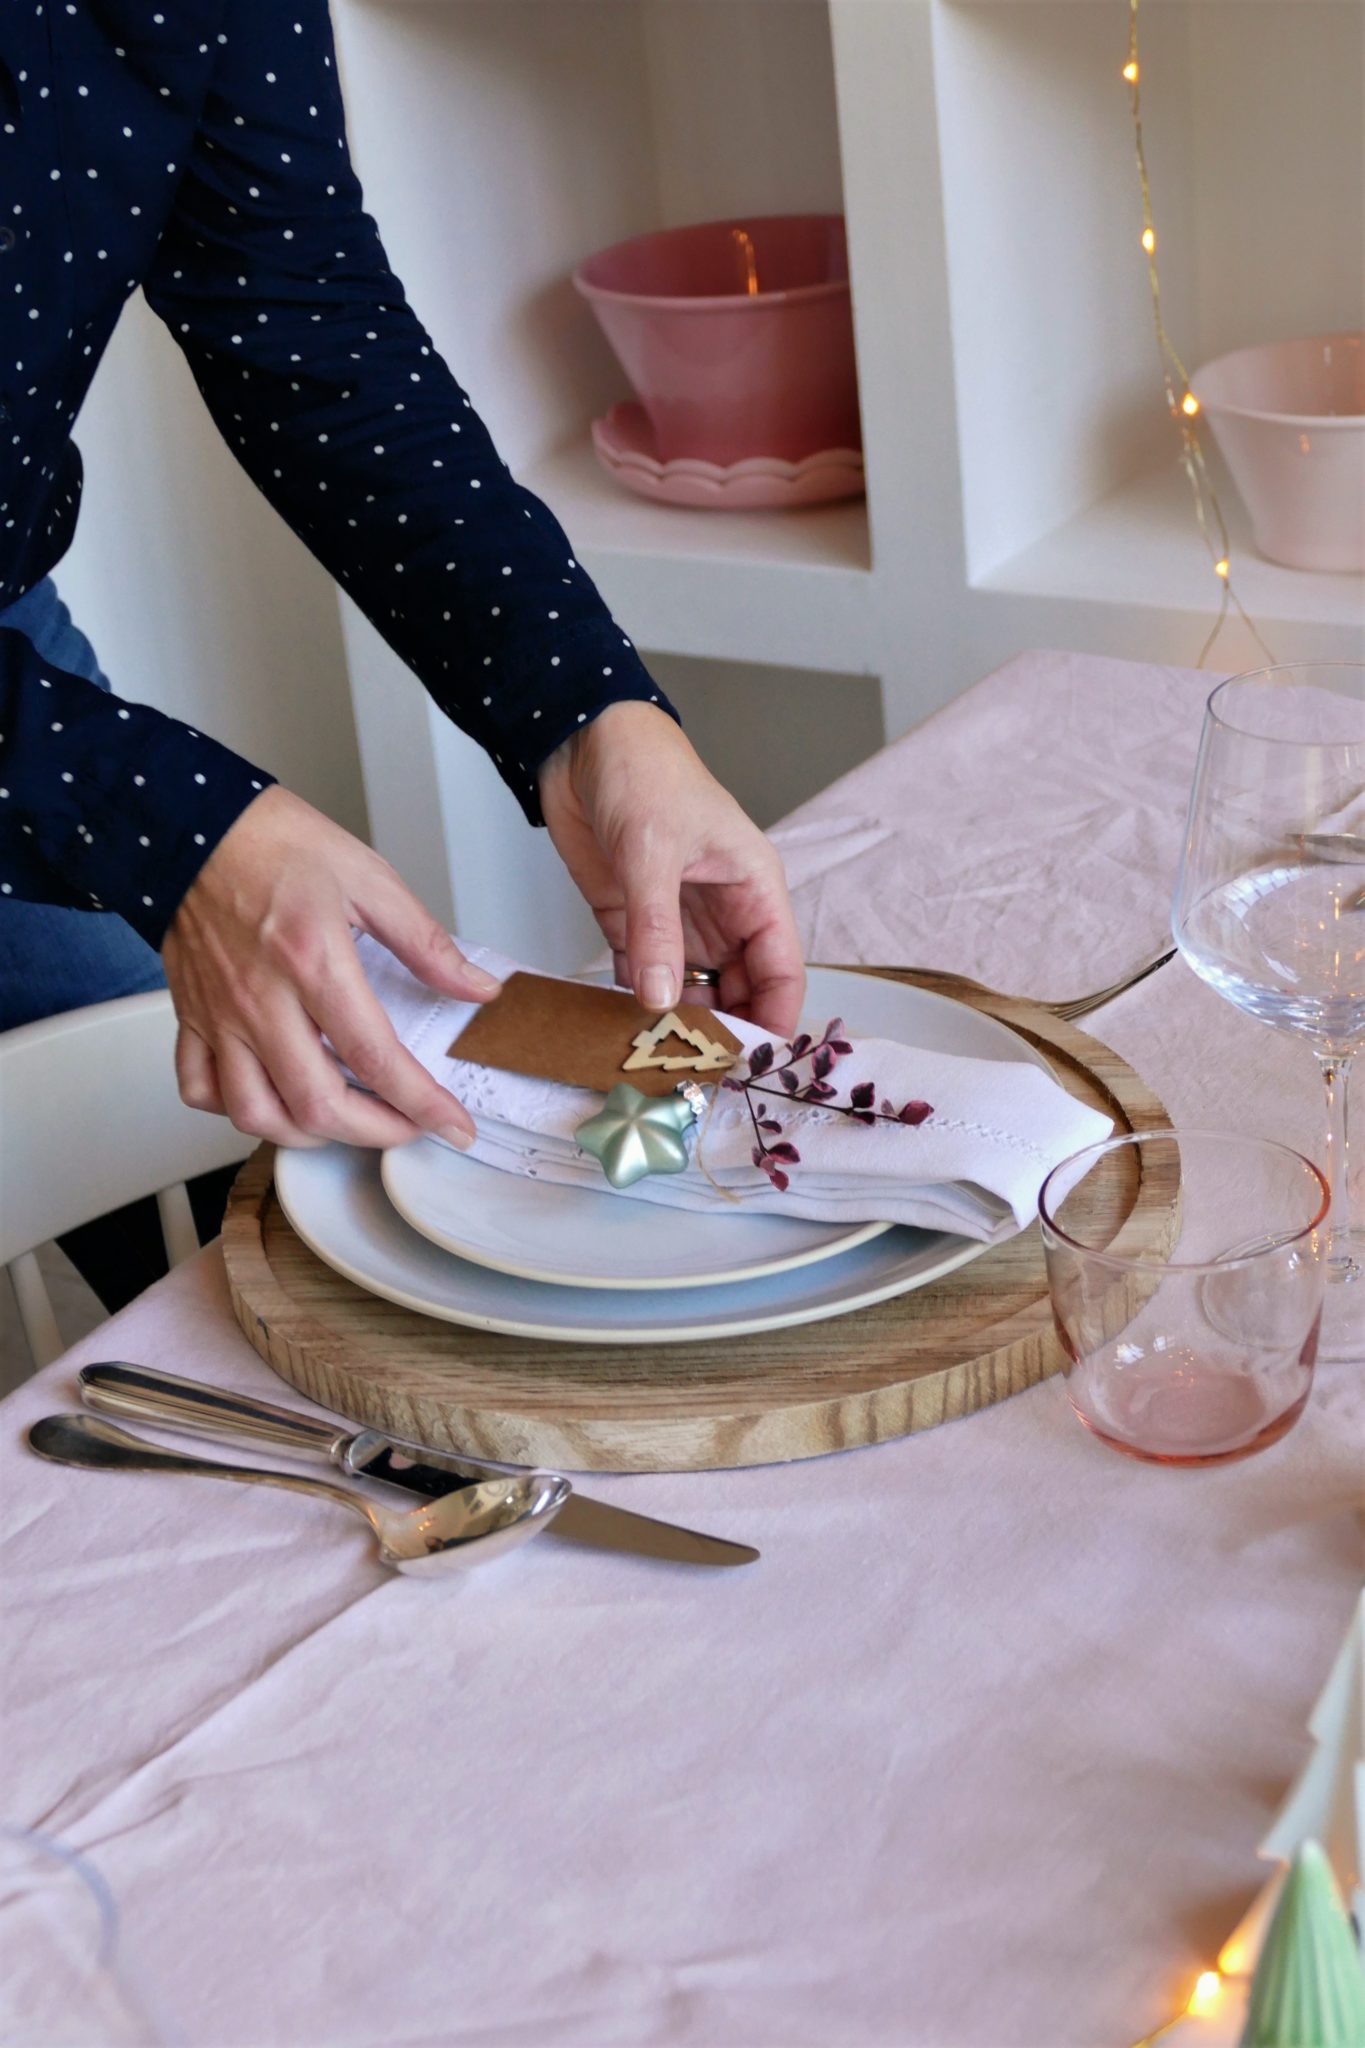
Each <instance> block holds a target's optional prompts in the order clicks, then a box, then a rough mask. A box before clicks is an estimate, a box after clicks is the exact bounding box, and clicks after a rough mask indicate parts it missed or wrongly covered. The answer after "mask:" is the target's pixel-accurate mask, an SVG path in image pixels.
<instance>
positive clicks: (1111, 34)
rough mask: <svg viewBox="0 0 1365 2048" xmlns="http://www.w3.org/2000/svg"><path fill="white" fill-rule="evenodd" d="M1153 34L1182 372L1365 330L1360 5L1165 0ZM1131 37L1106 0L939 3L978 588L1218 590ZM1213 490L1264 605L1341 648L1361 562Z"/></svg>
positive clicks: (1088, 597) (1152, 130)
mask: <svg viewBox="0 0 1365 2048" xmlns="http://www.w3.org/2000/svg"><path fill="white" fill-rule="evenodd" d="M1141 34H1142V43H1141V50H1142V67H1143V116H1144V127H1145V131H1146V143H1147V154H1148V162H1149V166H1150V171H1151V178H1152V188H1153V198H1154V207H1155V216H1156V220H1157V227H1158V235H1159V244H1158V249H1159V257H1160V262H1161V272H1162V286H1163V304H1164V311H1165V316H1166V322H1167V326H1168V329H1169V331H1170V332H1171V334H1172V336H1173V338H1174V339H1175V341H1176V345H1177V346H1178V347H1179V348H1180V350H1181V353H1182V355H1183V356H1184V359H1185V361H1186V363H1187V364H1188V366H1189V368H1190V370H1191V372H1192V373H1193V372H1195V371H1197V369H1198V366H1199V365H1200V364H1201V363H1203V362H1205V361H1207V360H1208V359H1209V358H1210V357H1212V356H1214V355H1216V354H1219V353H1221V352H1222V351H1223V350H1225V349H1229V348H1233V347H1237V346H1239V345H1241V344H1243V343H1249V342H1254V341H1261V340H1272V339H1278V338H1281V337H1283V336H1287V335H1291V334H1296V333H1313V332H1317V331H1324V330H1328V329H1332V328H1342V327H1355V326H1359V325H1360V324H1361V322H1362V318H1365V162H1363V161H1362V136H1363V135H1365V94H1363V92H1362V81H1363V80H1365V65H1363V64H1362V58H1363V57H1365V9H1363V8H1362V7H1361V6H1359V5H1358V4H1345V5H1343V4H1339V0H1322V4H1320V0H1255V4H1231V0H1229V4H1220V5H1217V6H1210V5H1208V4H1207V0H1193V4H1176V0H1162V4H1160V5H1158V6H1155V7H1147V8H1144V11H1143V14H1142V17H1141ZM1125 55H1126V21H1125V19H1124V18H1123V17H1122V14H1121V13H1120V14H1115V12H1114V11H1113V9H1111V8H1099V7H1091V6H1085V5H1081V4H1077V0H1046V4H1039V0H1008V4H998V0H997V4H980V0H950V4H939V5H937V7H936V10H935V58H936V92H937V103H938V108H939V119H940V129H941V148H942V161H943V175H944V208H945V218H946V222H947V248H948V289H949V298H950V303H951V307H952V323H953V347H954V362H955V371H956V384H957V397H958V434H959V447H960V457H961V472H962V489H963V507H964V510H963V523H964V537H965V544H966V556H967V570H968V579H969V582H970V584H971V586H972V587H973V588H974V589H979V590H986V591H991V592H996V593H1009V592H1014V593H1019V594H1022V595H1026V596H1029V597H1033V596H1045V597H1055V598H1058V599H1074V600H1076V602H1077V603H1078V605H1083V606H1088V605H1089V604H1090V603H1091V602H1092V601H1093V600H1096V599H1098V600H1099V601H1100V602H1102V603H1110V604H1123V605H1126V606H1128V607H1130V608H1131V611H1132V614H1133V616H1134V619H1135V621H1138V622H1140V620H1141V617H1142V614H1143V613H1144V612H1153V613H1158V614H1160V613H1173V612H1183V611H1190V612H1195V613H1198V612H1201V611H1208V610H1209V609H1210V596H1209V581H1208V565H1207V560H1206V556H1205V553H1204V550H1203V547H1202V545H1201V542H1200V539H1199V536H1198V532H1197V528H1196V527H1195V523H1194V515H1193V512H1192V509H1191V507H1190V503H1189V497H1188V487H1187V486H1186V485H1185V484H1184V481H1183V479H1182V478H1181V477H1180V475H1179V473H1178V472H1177V471H1174V470H1173V467H1172V464H1171V461H1170V457H1171V454H1172V432H1173V430H1172V428H1171V423H1170V421H1169V419H1168V418H1167V415H1166V410H1165V404H1164V400H1163V396H1162V389H1161V382H1160V374H1159V364H1158V359H1157V352H1156V344H1155V339H1154V335H1153V328H1152V317H1151V305H1150V296H1149V292H1148V286H1147V277H1146V269H1145V264H1144V261H1143V258H1142V255H1141V252H1140V249H1139V247H1138V233H1139V229H1140V226H1141V218H1140V213H1139V201H1138V192H1137V181H1136V174H1135V170H1134V166H1133V156H1132V129H1131V123H1130V120H1129V113H1128V106H1127V99H1126V87H1125V86H1124V84H1123V82H1122V79H1121V77H1120V69H1121V66H1122V63H1123V61H1124V58H1125ZM1196 381H1197V380H1196ZM1207 438H1208V439H1209V441H1210V442H1211V441H1212V436H1211V433H1209V434H1207ZM1182 494H1183V495H1182ZM1222 495H1223V501H1224V506H1225V510H1226V511H1227V513H1228V515H1229V519H1230V523H1231V524H1232V525H1233V527H1234V532H1235V537H1236V538H1237V540H1238V542H1239V549H1238V554H1239V560H1238V570H1237V575H1238V587H1239V590H1240V593H1241V595H1242V599H1243V602H1244V603H1245V604H1246V605H1247V608H1248V610H1249V611H1251V613H1252V615H1253V616H1254V617H1258V618H1259V617H1262V616H1264V618H1265V619H1267V620H1269V621H1278V622H1281V623H1284V624H1292V625H1295V626H1303V627H1304V628H1306V629H1309V630H1311V632H1312V633H1313V635H1314V636H1315V638H1316V640H1317V641H1318V642H1319V643H1320V644H1321V646H1322V647H1323V650H1324V651H1333V652H1335V651H1340V652H1343V653H1345V652H1347V651H1348V650H1349V649H1350V648H1352V647H1354V645H1355V644H1356V635H1357V633H1358V630H1359V626H1360V619H1361V599H1360V582H1359V579H1358V578H1351V577H1340V576H1323V577H1313V576H1304V575H1301V574H1300V573H1299V572H1295V571H1291V570H1285V569H1279V568H1276V567H1275V565H1273V564H1270V563H1265V562H1262V561H1261V560H1260V558H1259V557H1257V556H1256V555H1255V554H1254V552H1253V551H1252V550H1251V548H1250V544H1249V540H1248V538H1247V534H1246V521H1245V518H1244V515H1243V513H1242V509H1241V507H1240V505H1239V504H1238V502H1237V499H1236V494H1235V492H1234V491H1233V489H1232V486H1231V484H1230V483H1225V485H1224V490H1223V493H1222ZM1078 624H1079V619H1078ZM1153 627H1154V631H1155V632H1157V633H1158V634H1159V633H1160V627H1159V624H1158V622H1157V621H1156V620H1154V621H1153ZM1058 630H1059V631H1061V632H1063V633H1064V632H1065V618H1064V615H1063V614H1061V613H1059V614H1058ZM1141 632H1142V628H1141V625H1140V623H1139V624H1138V626H1137V633H1138V635H1140V634H1141ZM1134 651H1135V652H1141V651H1142V649H1141V647H1139V646H1135V648H1134Z"/></svg>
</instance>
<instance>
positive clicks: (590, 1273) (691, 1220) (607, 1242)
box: [379, 1138, 891, 1288]
mask: <svg viewBox="0 0 1365 2048" xmlns="http://www.w3.org/2000/svg"><path fill="white" fill-rule="evenodd" d="M379 1171H380V1178H381V1179H382V1180H383V1183H384V1189H385V1192H386V1193H387V1195H388V1198H389V1200H390V1201H391V1202H392V1203H393V1206H394V1208H395V1209H396V1210H397V1211H398V1213H399V1215H400V1216H401V1217H402V1218H403V1221H404V1222H405V1223H410V1224H411V1225H412V1227H413V1229H414V1230H415V1231H416V1232H417V1234H418V1236H419V1237H427V1238H430V1240H431V1242H432V1243H433V1244H438V1245H440V1246H442V1248H443V1249H444V1250H446V1251H448V1252H455V1253H457V1254H458V1256H459V1257H460V1258H462V1259H468V1260H469V1261H470V1263H471V1264H472V1265H475V1266H491V1267H492V1269H493V1271H494V1272H495V1273H511V1274H514V1275H515V1276H516V1277H517V1278H519V1279H522V1280H543V1281H547V1282H548V1283H549V1284H550V1285H551V1286H555V1287H615V1288H645V1287H669V1288H678V1287H724V1286H730V1285H733V1284H734V1283H735V1282H736V1281H740V1280H761V1279H763V1278H764V1277H765V1276H766V1275H768V1274H770V1273H787V1272H790V1271H792V1270H793V1269H794V1268H795V1267H797V1266H813V1265H815V1263H816V1262H817V1261H818V1260H820V1259H828V1258H832V1257H834V1255H835V1254H836V1253H838V1252H844V1251H851V1250H852V1249H853V1247H854V1245H855V1244H864V1243H865V1242H866V1241H867V1239H868V1238H870V1237H880V1236H881V1234H882V1232H883V1231H884V1230H889V1229H890V1228H891V1225H890V1224H889V1223H851V1224H850V1223H808V1222H806V1221H805V1220H804V1219H803V1218H801V1217H798V1216H736V1215H735V1214H734V1213H733V1212H730V1213H729V1214H727V1213H726V1212H725V1210H724V1209H723V1208H720V1207H718V1208H716V1209H709V1210H705V1211H694V1210H691V1209H666V1208H664V1207H662V1206H661V1205H660V1204H659V1203H658V1202H642V1201H639V1200H631V1199H630V1197H628V1196H624V1195H615V1194H613V1193H612V1192H611V1191H610V1189H608V1188H606V1187H605V1186H604V1187H603V1188H601V1189H600V1190H599V1189H597V1188H592V1187H586V1188H585V1187H559V1186H556V1185H555V1183H554V1182H553V1181H548V1180H534V1179H532V1178H530V1177H529V1176H527V1175H525V1174H519V1173H503V1172H501V1171H500V1169H499V1168H498V1167H496V1166H485V1165H481V1164H480V1162H479V1161H478V1160H477V1159H469V1158H466V1157H465V1155H464V1154H463V1153H460V1152H455V1151H452V1150H451V1148H450V1146H449V1145H441V1144H438V1143H437V1141H436V1140H435V1139H434V1138H418V1139H417V1140H415V1141H414V1143H412V1144H410V1145H395V1146H394V1147H393V1148H392V1150H390V1151H388V1152H386V1153H384V1155H383V1158H382V1160H381V1162H380V1169H379Z"/></svg>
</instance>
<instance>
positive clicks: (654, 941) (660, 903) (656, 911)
mask: <svg viewBox="0 0 1365 2048" xmlns="http://www.w3.org/2000/svg"><path fill="white" fill-rule="evenodd" d="M682 870H683V856H682V849H681V847H680V846H679V845H678V844H677V843H676V842H675V841H674V840H673V839H672V838H669V837H663V836H661V835H658V834H654V833H643V832H641V833H635V834H632V835H631V836H630V837H629V838H627V839H625V840H624V841H623V843H622V845H621V847H620V850H619V852H618V854H617V857H616V872H617V877H618V880H619V882H620V885H621V892H622V894H623V896H624V897H625V905H626V965H627V971H628V973H629V975H630V986H631V987H632V988H633V989H634V991H635V994H636V995H637V997H638V998H639V1000H640V1001H641V1002H642V1003H643V1004H644V1006H645V1008H646V1009H647V1010H671V1009H672V1008H673V1006H674V1004H675V1003H677V1002H679V1001H680V1000H681V997H682V976H683V930H682V913H681V911H680V909H679V903H678V898H679V892H680V890H681V887H682Z"/></svg>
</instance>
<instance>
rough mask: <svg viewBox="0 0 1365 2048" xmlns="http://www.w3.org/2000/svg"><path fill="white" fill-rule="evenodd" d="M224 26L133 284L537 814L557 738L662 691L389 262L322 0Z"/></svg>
mask: <svg viewBox="0 0 1365 2048" xmlns="http://www.w3.org/2000/svg"><path fill="white" fill-rule="evenodd" d="M224 31H225V40H224V43H223V47H222V49H221V51H220V54H219V56H218V59H217V62H216V65H215V69H214V74H213V78H212V81H211V85H210V89H209V93H208V97H207V100H206V103H205V107H204V111H203V116H202V120H201V125H200V130H199V135H198V139H197V142H196V146H195V148H194V151H193V154H192V157H191V160H190V162H189V164H188V166H187V168H186V173H185V175H184V178H183V182H182V184H181V187H180V189H179V192H178V195H177V200H176V205H175V209H174V213H173V216H172V219H171V221H170V224H169V227H168V230H167V232H166V234H165V235H164V236H163V238H162V241H161V244H160V247H159V250H158V254H157V259H156V264H155V269H154V272H153V275H152V276H151V277H150V278H149V279H148V281H147V285H146V291H147V296H148V298H149V300H150V302H151V304H152V305H153V306H154V307H155V309H156V311H157V312H158V313H159V314H160V315H161V316H162V318H163V319H164V320H165V321H166V323H167V325H168V327H169V328H170V330H171V332H172V333H173V334H174V335H175V337H176V339H177V341H178V342H179V343H180V345H181V347H182V348H183V350H184V352H185V354H186V356H187V358H188V360H189V363H190V367H191V369H192V370H193V373H194V376H195V378H196V380H197V382H198V384H199V388H200V390H201V391H202V392H203V394H204V397H205V400H206V401H207V403H208V405H209V408H210V410H211V412H212V413H213V415H214V418H215V419H216V421H217V422H218V425H219V428H220V430H221V431H222V432H223V434H224V436H225V437H226V439H227V441H228V443H229V445H230V447H231V448H232V449H233V451H234V453H235V454H236V455H237V457H238V459H239V460H240V462H241V463H242V465H243V467H244V468H245V469H246V470H247V472H248V474H249V475H250V476H251V477H252V478H253V480H254V481H255V482H256V484H257V485H258V486H259V487H260V489H261V490H262V491H263V492H264V493H265V495H266V497H267V498H268V499H269V500H270V501H271V503H272V504H273V505H274V506H275V507H276V509H277V510H278V511H279V512H280V513H281V514H282V515H283V517H284V518H285V519H286V520H287V521H288V523H289V524H290V526H292V527H293V529H294V531H295V532H296V533H297V534H298V535H299V536H300V537H301V538H302V539H303V541H304V542H305V543H306V545H307V546H308V547H310V548H311V549H312V551H313V553H314V554H315V555H317V556H318V558H319V559H320V560H321V561H322V562H323V563H324V564H325V565H326V567H327V568H328V569H329V570H330V571H331V573H332V574H333V576H335V577H336V578H337V580H338V581H339V582H340V583H341V585H342V586H343V588H344V589H345V590H346V591H348V592H349V594H350V595H351V596H352V597H353V598H354V599H355V600H356V602H357V603H358V604H359V605H360V607H361V608H362V610H363V611H364V612H365V613H366V614H367V616H368V617H369V618H370V620H371V621H372V623H373V624H374V625H375V626H376V628H377V629H378V630H379V632H380V633H381V634H382V635H383V636H384V638H385V639H386V640H387V641H388V642H389V644H390V646H391V647H392V648H393V649H394V650H395V652H396V653H397V654H398V655H399V656H400V657H401V659H402V660H404V661H405V662H406V663H407V664H408V666H409V667H410V668H411V669H413V670H414V672H415V673H416V674H417V676H418V677H419V678H420V679H421V681H422V682H423V683H424V684H425V686H426V688H427V689H428V690H429V691H430V693H431V695H432V696H433V698H434V699H435V700H436V702H437V703H438V704H439V705H440V707H441V709H442V710H443V711H444V712H445V713H446V714H447V715H448V716H449V717H450V718H452V719H453V720H454V721H455V722H456V723H457V724H458V725H460V726H462V727H463V728H464V730H465V731H466V732H467V733H469V734H470V735H471V736H472V737H473V738H474V739H476V740H478V741H479V743H480V744H481V745H482V746H483V747H484V748H485V749H486V750H487V752H488V753H489V754H490V755H491V756H492V758H493V760H494V762H495V763H496V764H497V766H498V768H499V769H500V771H501V773H502V775H503V778H504V780H505V781H506V782H507V784H508V785H509V787H510V788H511V789H512V791H513V792H514V794H515V795H516V796H517V798H518V800H519V801H520V803H521V804H522V807H523V809H524V810H525V812H526V814H527V816H528V817H529V818H530V819H531V821H532V822H533V823H538V822H540V808H539V800H538V795H537V788H536V770H537V768H538V767H539V765H540V764H541V762H542V761H544V759H545V758H546V756H547V755H548V754H550V753H551V752H552V751H553V750H554V748H555V747H557V746H558V745H559V744H560V742H561V741H562V740H564V739H565V738H567V737H568V736H569V735H570V734H572V733H573V732H575V731H576V730H578V729H579V728H580V727H581V726H583V725H585V724H587V723H588V722H589V721H590V720H591V719H592V718H594V717H595V716H596V715H597V713H598V712H600V711H601V710H603V709H604V708H605V707H606V706H607V705H608V704H611V703H615V702H618V701H620V700H622V699H637V700H643V701H645V702H648V703H655V704H659V705H660V707H661V708H662V709H664V710H666V711H669V712H670V713H671V711H672V707H671V706H670V705H668V704H667V703H666V701H665V700H664V698H663V695H662V693H661V692H660V690H659V688H658V686H657V685H656V684H655V683H654V681H653V679H652V678H651V677H650V675H649V673H648V671H647V670H646V668H645V667H644V664H643V663H642V662H641V660H640V658H639V656H638V654H637V653H636V651H635V649H634V647H633V646H632V644H631V642H630V640H629V639H628V638H627V636H626V635H625V634H624V633H623V632H622V631H621V630H620V628H619V626H617V624H616V623H615V621H614V620H613V619H612V617H611V614H610V613H609V612H608V610H607V608H606V606H605V604H604V603H603V601H602V599H601V597H600V595H599V594H598V592H597V590H596V588H595V586H594V585H593V583H592V581H591V579H590V578H589V577H588V575H587V574H586V573H585V571H584V570H583V569H582V568H581V567H580V565H579V564H578V562H577V561H576V559H575V557H574V554H573V550H572V548H571V546H570V543H569V541H568V539H567V537H566V535H565V534H564V531H563V529H562V528H561V527H560V525H559V523H558V521H557V520H556V519H555V518H554V516H553V514H552V513H551V512H550V511H549V509H548V507H546V506H545V505H544V504H543V503H542V502H541V501H540V500H539V499H538V498H536V497H535V496H534V495H533V494H532V493H531V492H529V491H526V490H524V489H522V488H521V487H520V486H519V485H518V484H517V483H515V482H514V480H513V479H512V477H511V475H510V474H509V472H508V470H507V468H506V465H505V464H504V463H503V462H502V460H501V458H500V457H499V456H498V454H497V451H496V449H495V448H494V446H493V443H492V440H491V438H490V436H489V433H488V430H487V429H486V427H485V426H484V425H483V423H482V421H481V420H480V419H479V418H478V417H477V415H476V414H475V412H474V410H473V407H472V406H471V404H470V401H469V399H468V397H467V396H466V394H465V393H464V391H463V390H462V389H461V388H460V386H459V385H458V384H457V382H456V381H455V378H454V377H453V376H452V374H451V372H450V370H449V369H448V368H447V367H446V365H445V363H444V362H443V361H442V359H441V357H440V356H439V354H438V353H437V351H436V349H435V347H434V345H433V344H432V341H431V339H430V336H429V335H428V334H427V333H426V331H425V329H424V328H423V327H422V325H421V323H420V321H419V320H418V319H417V318H416V316H415V314H414V313H413V311H412V309H411V308H410V307H409V305H408V304H407V301H406V298H405V296H404V293H403V288H402V286H401V285H400V284H399V282H398V280H397V278H396V277H395V276H394V275H393V273H392V271H391V270H390V268H389V265H388V261H387V259H386V257H385V254H384V250H383V246H382V244H381V242H380V238H379V232H378V229H377V228H376V226H375V223H374V222H373V220H372V219H371V218H370V217H369V215H368V214H367V213H366V212H365V211H364V207H363V204H362V198H361V191H360V186H359V183H358V181H357V179H356V176H355V174H354V172H353V170H352V168H351V164H350V159H349V155H348V152H347V147H346V138H345V125H344V113H343V108H342V101H341V93H340V89H339V86H338V81H337V73H336V62H335V55H334V51H333V45H332V34H331V24H330V21H329V19H328V14H327V8H326V5H325V4H324V0H293V4H291V5H289V6H282V5H281V4H280V0H232V4H231V5H229V7H228V9H227V11H226V14H225V16H224ZM472 288H477V287H476V286H474V287H472ZM673 715H676V714H673Z"/></svg>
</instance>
